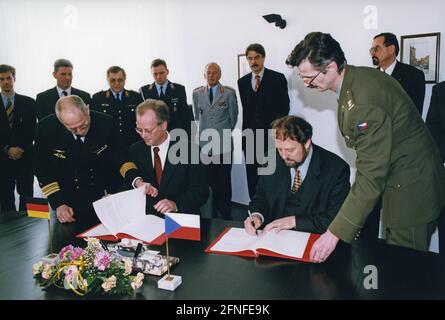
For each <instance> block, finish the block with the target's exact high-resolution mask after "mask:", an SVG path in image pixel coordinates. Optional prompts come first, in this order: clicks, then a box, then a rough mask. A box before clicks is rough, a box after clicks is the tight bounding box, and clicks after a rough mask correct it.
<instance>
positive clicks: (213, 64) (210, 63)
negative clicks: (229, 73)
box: [204, 62, 221, 73]
mask: <svg viewBox="0 0 445 320" xmlns="http://www.w3.org/2000/svg"><path fill="white" fill-rule="evenodd" d="M210 66H215V67H217V68H218V71H219V73H221V67H220V66H219V64H217V63H216V62H209V63H207V64H206V66H205V68H204V71H205V72H207V68H208V67H210Z"/></svg>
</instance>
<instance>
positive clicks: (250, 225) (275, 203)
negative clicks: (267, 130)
mask: <svg viewBox="0 0 445 320" xmlns="http://www.w3.org/2000/svg"><path fill="white" fill-rule="evenodd" d="M272 128H273V129H275V130H276V140H275V143H276V146H277V150H278V153H279V156H278V155H277V160H276V164H277V167H276V170H275V172H274V173H273V174H272V175H264V176H261V177H260V179H259V181H258V185H257V191H256V194H255V196H254V197H253V200H252V201H251V202H250V204H249V210H250V211H251V212H252V219H253V221H252V220H251V218H250V217H247V218H246V220H245V221H244V226H245V229H246V231H247V232H248V233H249V234H251V235H254V234H255V229H257V228H259V227H260V226H261V225H263V224H266V226H265V228H264V232H269V231H270V230H272V229H276V231H279V230H282V229H294V230H297V231H304V232H312V233H324V232H326V230H327V228H328V227H329V225H330V223H331V222H332V220H333V219H334V218H335V216H336V215H337V213H338V211H339V210H340V207H341V205H342V203H343V201H344V200H345V198H346V196H347V194H348V192H349V188H350V184H349V166H348V164H347V163H346V162H345V161H344V160H342V159H341V158H340V157H339V156H337V155H335V154H334V153H332V152H329V151H327V150H325V149H323V148H321V147H319V146H317V145H315V144H313V143H312V126H311V125H310V124H309V123H308V122H306V121H305V120H303V119H302V118H299V117H296V116H285V117H283V118H280V119H278V120H275V121H274V122H273V124H272Z"/></svg>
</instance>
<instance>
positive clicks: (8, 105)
mask: <svg viewBox="0 0 445 320" xmlns="http://www.w3.org/2000/svg"><path fill="white" fill-rule="evenodd" d="M6 116H7V117H8V122H9V127H11V128H12V118H13V116H14V105H13V104H12V100H11V98H8V102H7V103H6Z"/></svg>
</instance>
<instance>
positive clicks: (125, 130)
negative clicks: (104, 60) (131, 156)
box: [91, 89, 142, 147]
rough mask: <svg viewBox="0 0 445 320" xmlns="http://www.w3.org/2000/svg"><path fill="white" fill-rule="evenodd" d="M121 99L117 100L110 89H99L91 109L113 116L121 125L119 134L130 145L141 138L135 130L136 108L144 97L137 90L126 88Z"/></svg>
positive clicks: (119, 125)
mask: <svg viewBox="0 0 445 320" xmlns="http://www.w3.org/2000/svg"><path fill="white" fill-rule="evenodd" d="M121 99H122V100H116V99H115V98H114V95H113V93H112V92H111V90H110V89H108V90H105V91H99V92H97V93H95V94H94V95H93V99H92V101H91V109H92V110H96V111H99V112H102V113H105V114H108V115H110V116H112V117H113V118H114V119H115V123H117V125H118V127H119V134H120V135H121V137H122V139H123V140H124V142H125V144H126V146H127V147H129V146H130V145H132V144H133V143H135V142H136V141H139V140H140V139H141V138H140V136H139V135H138V133H137V132H136V130H135V128H136V113H135V110H136V107H137V106H138V104H140V103H141V102H142V97H141V95H140V94H139V93H137V92H136V91H132V90H125V89H124V91H123V92H122V94H121Z"/></svg>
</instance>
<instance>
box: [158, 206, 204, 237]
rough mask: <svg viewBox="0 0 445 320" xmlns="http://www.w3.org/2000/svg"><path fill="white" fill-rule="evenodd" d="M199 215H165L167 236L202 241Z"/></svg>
mask: <svg viewBox="0 0 445 320" xmlns="http://www.w3.org/2000/svg"><path fill="white" fill-rule="evenodd" d="M199 222H200V221H199V215H196V214H186V213H166V214H165V235H166V236H167V237H168V238H176V239H185V240H195V241H200V240H201V234H200V223H199Z"/></svg>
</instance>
